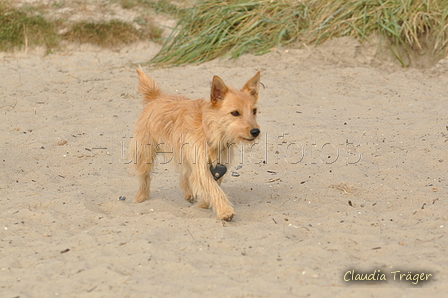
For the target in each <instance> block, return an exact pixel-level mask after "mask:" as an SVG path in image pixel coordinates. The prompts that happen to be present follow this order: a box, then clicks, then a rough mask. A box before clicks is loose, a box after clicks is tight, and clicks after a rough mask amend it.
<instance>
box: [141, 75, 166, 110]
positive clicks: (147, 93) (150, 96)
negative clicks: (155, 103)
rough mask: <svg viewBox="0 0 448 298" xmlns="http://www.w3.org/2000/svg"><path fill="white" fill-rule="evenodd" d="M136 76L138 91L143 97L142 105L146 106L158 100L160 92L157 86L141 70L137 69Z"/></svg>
mask: <svg viewBox="0 0 448 298" xmlns="http://www.w3.org/2000/svg"><path fill="white" fill-rule="evenodd" d="M137 74H138V81H139V85H138V91H140V93H142V94H143V96H144V99H143V103H145V104H146V103H148V102H150V101H152V100H154V99H157V98H159V97H160V95H161V94H162V92H161V91H160V89H159V86H157V83H156V82H155V81H154V80H152V79H151V78H149V77H148V76H147V75H146V74H145V73H144V72H143V70H142V69H141V68H137Z"/></svg>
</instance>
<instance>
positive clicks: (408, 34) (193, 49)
mask: <svg viewBox="0 0 448 298" xmlns="http://www.w3.org/2000/svg"><path fill="white" fill-rule="evenodd" d="M447 32H448V1H446V0H422V1H414V0H335V1H327V0H302V1H297V0H280V1H271V0H228V1H225V2H217V1H212V0H202V1H198V2H197V4H196V5H195V6H194V7H193V8H191V9H189V11H187V12H186V13H185V14H184V15H183V16H182V18H181V19H180V21H179V22H178V24H177V26H176V28H175V30H174V31H173V33H172V34H171V36H170V37H169V38H168V40H167V41H166V43H165V44H164V46H163V48H162V50H161V51H160V53H159V54H158V55H157V56H156V57H154V58H153V59H152V61H151V62H153V63H156V64H160V65H180V64H185V63H200V62H204V61H207V60H211V59H214V58H216V57H220V56H228V57H231V58H236V57H238V56H240V55H241V54H243V53H246V52H250V53H254V54H263V53H266V52H269V51H271V50H272V49H273V48H275V47H278V46H284V45H287V44H290V43H292V42H303V43H307V44H320V43H322V42H324V41H326V40H328V39H330V38H334V37H340V36H352V37H354V38H357V39H358V40H361V41H364V40H367V39H369V37H370V36H372V35H379V36H386V37H387V38H388V39H389V41H390V43H391V45H395V46H397V47H401V48H403V49H404V50H405V52H407V53H410V51H419V50H422V48H423V46H422V40H425V41H429V42H430V44H431V47H432V49H431V50H432V53H431V54H432V55H436V56H439V57H444V56H446V55H447V45H448V33H447ZM394 54H395V55H396V57H397V59H399V60H400V59H401V57H400V53H399V52H395V53H394Z"/></svg>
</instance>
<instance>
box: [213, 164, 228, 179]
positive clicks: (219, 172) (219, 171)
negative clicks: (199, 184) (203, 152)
mask: <svg viewBox="0 0 448 298" xmlns="http://www.w3.org/2000/svg"><path fill="white" fill-rule="evenodd" d="M210 172H212V176H213V178H215V180H218V179H219V178H221V177H222V176H224V174H225V173H226V172H227V167H226V166H225V165H222V164H217V165H216V167H213V165H210Z"/></svg>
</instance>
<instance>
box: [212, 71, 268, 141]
mask: <svg viewBox="0 0 448 298" xmlns="http://www.w3.org/2000/svg"><path fill="white" fill-rule="evenodd" d="M259 87H260V72H257V74H256V75H255V76H254V77H253V78H252V79H250V80H249V81H248V82H247V83H246V84H245V85H244V87H243V88H242V89H241V90H237V89H233V88H231V87H228V86H226V84H224V82H223V80H221V78H219V77H218V76H214V77H213V81H212V88H211V93H210V102H211V104H212V108H213V110H214V111H215V112H216V113H217V114H219V117H216V118H215V119H216V121H217V122H218V129H219V130H220V132H221V134H223V136H224V138H225V139H226V140H227V141H229V142H234V143H240V142H252V141H253V140H255V139H256V138H257V137H258V135H259V134H260V127H259V126H258V124H257V100H258V90H259ZM212 134H213V132H212Z"/></svg>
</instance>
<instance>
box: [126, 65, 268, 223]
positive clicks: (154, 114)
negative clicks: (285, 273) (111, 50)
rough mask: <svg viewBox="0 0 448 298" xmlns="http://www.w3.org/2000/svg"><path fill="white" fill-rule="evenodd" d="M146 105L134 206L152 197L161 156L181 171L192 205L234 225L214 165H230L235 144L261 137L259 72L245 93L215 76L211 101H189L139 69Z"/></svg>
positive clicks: (137, 143) (138, 139)
mask: <svg viewBox="0 0 448 298" xmlns="http://www.w3.org/2000/svg"><path fill="white" fill-rule="evenodd" d="M137 73H138V77H139V88H138V89H139V91H140V92H141V93H142V94H143V96H144V99H143V103H144V104H145V106H144V108H143V111H142V112H141V114H140V116H139V118H138V119H137V123H136V126H135V131H134V138H133V141H132V143H131V150H130V151H131V154H132V159H133V164H134V169H135V172H136V175H137V176H138V178H139V180H140V188H139V190H138V192H137V193H136V195H135V199H134V201H135V202H138V203H140V202H143V201H145V200H146V199H147V198H148V197H149V192H150V171H151V168H152V166H153V164H154V158H155V155H156V154H157V153H162V152H163V154H164V155H165V160H166V159H167V157H169V158H168V162H172V163H176V164H178V165H179V166H180V172H181V178H180V187H181V188H182V190H183V192H184V197H185V199H186V200H188V201H189V202H190V203H194V202H195V201H196V200H197V204H196V206H198V207H201V208H210V207H212V208H213V210H214V211H215V212H216V216H217V218H218V219H223V220H231V219H232V218H233V216H234V210H233V207H232V204H231V203H230V202H229V200H228V199H227V196H226V194H225V193H224V192H223V191H222V189H221V187H220V185H221V182H222V178H220V179H219V180H217V181H215V179H214V177H213V176H212V174H211V171H210V165H214V166H216V164H218V163H220V164H224V163H229V161H230V158H231V156H232V151H233V150H232V145H235V144H238V143H249V142H252V141H253V140H254V139H255V138H256V137H258V135H259V133H260V130H259V126H258V124H257V121H256V114H257V107H256V103H257V99H258V90H259V86H260V72H257V74H256V75H255V76H254V77H253V78H252V79H250V80H249V81H248V82H247V83H246V84H245V85H244V87H243V88H242V89H241V90H236V89H233V88H231V87H228V86H226V84H224V82H223V81H222V80H221V79H220V78H219V77H217V76H215V77H213V81H212V88H211V93H210V100H207V101H206V100H204V99H196V100H190V99H188V98H186V97H184V96H177V95H169V94H165V93H163V92H162V91H161V90H160V89H159V87H158V86H157V83H156V82H155V81H153V80H152V79H150V78H149V77H148V76H147V75H146V74H145V73H144V72H143V71H142V70H140V69H137Z"/></svg>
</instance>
